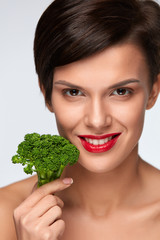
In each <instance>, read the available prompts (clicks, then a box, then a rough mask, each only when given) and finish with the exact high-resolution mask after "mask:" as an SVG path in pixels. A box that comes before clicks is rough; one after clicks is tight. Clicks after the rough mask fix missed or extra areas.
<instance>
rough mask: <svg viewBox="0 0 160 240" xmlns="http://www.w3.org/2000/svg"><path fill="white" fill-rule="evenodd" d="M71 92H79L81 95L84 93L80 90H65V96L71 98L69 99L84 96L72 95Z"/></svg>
mask: <svg viewBox="0 0 160 240" xmlns="http://www.w3.org/2000/svg"><path fill="white" fill-rule="evenodd" d="M71 91H72V92H73V91H77V92H80V93H82V92H81V91H80V90H78V89H64V90H63V95H67V96H69V97H77V96H82V95H83V93H82V94H78V95H71V94H69V92H70V93H71Z"/></svg>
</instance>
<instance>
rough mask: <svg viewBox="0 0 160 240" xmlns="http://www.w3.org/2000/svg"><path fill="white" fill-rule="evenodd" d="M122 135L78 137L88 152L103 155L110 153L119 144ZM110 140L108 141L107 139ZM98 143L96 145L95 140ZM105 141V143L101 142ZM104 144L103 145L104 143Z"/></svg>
mask: <svg viewBox="0 0 160 240" xmlns="http://www.w3.org/2000/svg"><path fill="white" fill-rule="evenodd" d="M120 135H121V133H111V134H105V135H101V136H96V135H79V136H78V137H79V138H80V140H81V143H82V146H83V147H84V148H85V149H86V150H87V151H88V152H92V153H102V152H106V151H109V150H110V149H111V148H112V147H113V146H114V145H115V144H116V142H117V140H118V138H119V136H120ZM107 138H108V139H107ZM95 139H96V140H97V141H98V142H97V141H96V145H95V142H94V140H95ZM99 140H104V141H105V142H104V141H99ZM102 142H103V143H102Z"/></svg>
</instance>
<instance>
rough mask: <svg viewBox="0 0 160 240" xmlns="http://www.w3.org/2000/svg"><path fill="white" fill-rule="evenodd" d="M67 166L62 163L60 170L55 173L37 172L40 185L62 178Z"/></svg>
mask: <svg viewBox="0 0 160 240" xmlns="http://www.w3.org/2000/svg"><path fill="white" fill-rule="evenodd" d="M64 168H65V166H64V165H61V166H60V168H59V170H58V172H57V173H56V174H55V172H54V171H47V172H44V171H43V172H37V175H38V187H40V186H42V185H43V184H45V183H49V182H51V181H53V180H55V179H57V178H60V176H61V174H62V172H63V170H64Z"/></svg>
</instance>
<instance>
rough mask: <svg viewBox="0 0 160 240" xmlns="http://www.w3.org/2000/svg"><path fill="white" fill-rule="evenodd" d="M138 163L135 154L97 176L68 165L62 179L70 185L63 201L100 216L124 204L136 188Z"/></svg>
mask: <svg viewBox="0 0 160 240" xmlns="http://www.w3.org/2000/svg"><path fill="white" fill-rule="evenodd" d="M139 162H140V159H139V157H138V156H137V154H135V156H134V157H133V156H132V157H131V159H126V161H124V162H123V164H121V166H119V167H117V168H116V169H114V170H113V171H111V172H108V173H98V174H97V173H92V172H89V171H88V170H86V169H85V168H83V167H82V166H81V165H80V164H78V163H77V164H76V165H74V166H72V167H71V166H69V167H68V168H66V171H65V173H64V174H65V175H64V176H70V177H72V178H73V180H74V184H73V185H72V187H70V188H68V189H67V190H66V191H68V192H66V193H65V196H67V199H66V198H65V200H66V201H67V202H70V203H71V202H72V204H74V205H76V206H79V207H80V208H83V209H85V210H87V211H88V212H90V213H91V214H94V215H102V214H103V215H104V214H106V213H107V212H108V211H111V210H113V209H117V208H118V207H119V206H122V205H123V204H127V202H129V201H131V199H132V195H133V192H134V193H135V192H136V190H137V186H140V180H139V179H140V178H139ZM72 200H73V201H72Z"/></svg>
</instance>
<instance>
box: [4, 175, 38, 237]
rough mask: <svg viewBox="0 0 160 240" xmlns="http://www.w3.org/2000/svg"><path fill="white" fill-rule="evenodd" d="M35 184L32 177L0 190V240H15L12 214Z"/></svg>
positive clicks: (34, 179)
mask: <svg viewBox="0 0 160 240" xmlns="http://www.w3.org/2000/svg"><path fill="white" fill-rule="evenodd" d="M35 183H36V177H35V176H34V177H31V178H28V179H25V180H22V181H19V182H16V183H13V184H10V185H8V186H6V187H3V188H0V232H1V237H2V239H5V240H16V233H15V228H14V221H13V212H14V209H15V208H16V207H18V206H19V205H20V204H21V202H23V201H24V199H25V198H27V197H28V196H29V195H30V193H31V191H32V189H33V186H34V185H35Z"/></svg>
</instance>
